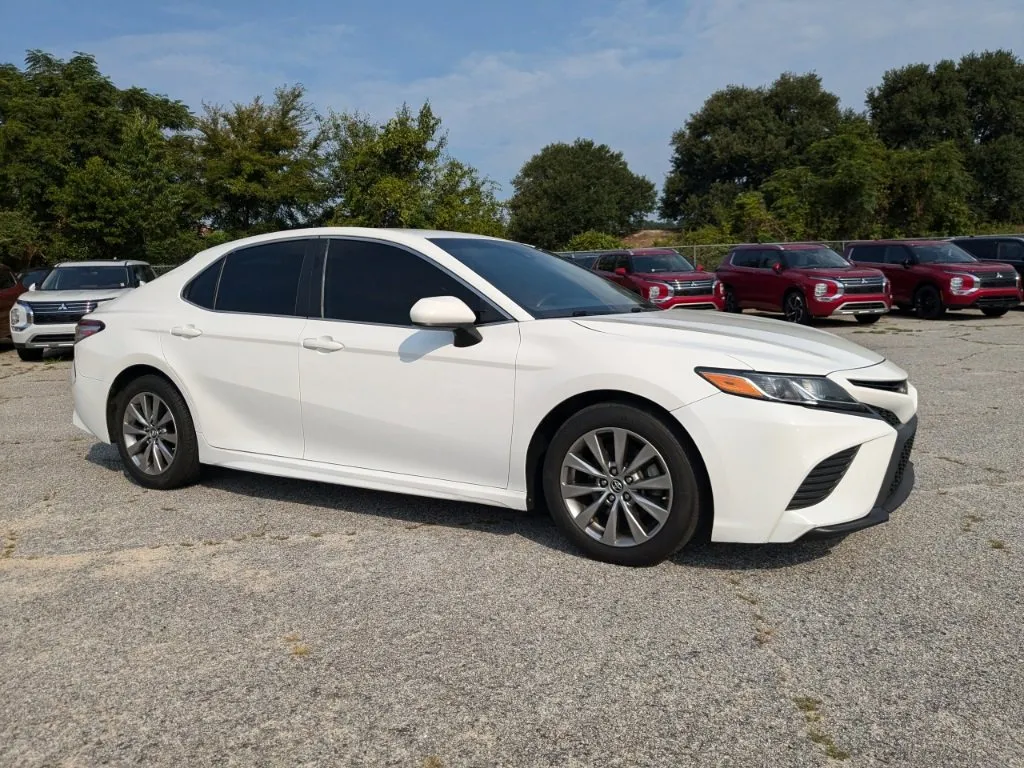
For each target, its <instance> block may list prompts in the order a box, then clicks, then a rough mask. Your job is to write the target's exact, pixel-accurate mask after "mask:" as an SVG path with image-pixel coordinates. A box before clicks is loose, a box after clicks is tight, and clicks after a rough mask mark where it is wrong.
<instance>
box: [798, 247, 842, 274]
mask: <svg viewBox="0 0 1024 768" xmlns="http://www.w3.org/2000/svg"><path fill="white" fill-rule="evenodd" d="M783 253H784V254H786V266H787V267H790V268H792V269H814V268H826V269H846V268H848V267H849V266H850V262H848V261H847V260H846V259H844V258H843V257H842V256H840V255H839V254H838V253H836V252H835V251H833V250H832V249H831V248H793V249H790V250H785V251H783Z"/></svg>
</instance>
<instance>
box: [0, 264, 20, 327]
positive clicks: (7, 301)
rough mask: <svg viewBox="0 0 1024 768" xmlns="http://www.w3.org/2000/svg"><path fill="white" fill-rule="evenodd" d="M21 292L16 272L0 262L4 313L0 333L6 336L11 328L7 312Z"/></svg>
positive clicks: (0, 296)
mask: <svg viewBox="0 0 1024 768" xmlns="http://www.w3.org/2000/svg"><path fill="white" fill-rule="evenodd" d="M21 293H22V287H21V286H20V285H19V284H18V281H17V280H15V278H14V273H13V272H11V270H9V269H8V268H7V267H5V266H3V265H2V264H0V313H3V314H2V316H0V323H3V327H2V328H0V333H3V335H4V336H6V335H7V334H8V332H9V331H10V328H11V327H10V324H9V323H8V322H7V313H8V312H10V310H11V307H13V306H14V302H15V301H17V299H18V297H19V296H20V295H21Z"/></svg>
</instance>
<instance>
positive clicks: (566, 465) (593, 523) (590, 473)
mask: <svg viewBox="0 0 1024 768" xmlns="http://www.w3.org/2000/svg"><path fill="white" fill-rule="evenodd" d="M543 472H544V496H545V499H546V501H547V506H548V509H549V510H550V511H551V514H552V517H554V520H555V523H556V524H557V525H558V527H559V528H561V529H562V531H563V532H564V533H565V535H566V536H567V537H568V538H569V539H570V540H571V541H572V542H573V543H574V544H576V546H578V547H579V548H580V549H582V550H583V551H584V552H585V553H586V554H588V555H589V556H590V557H593V558H594V559H597V560H602V561H604V562H608V563H614V564H616V565H626V566H650V565H657V564H658V563H660V562H662V561H663V560H665V559H666V558H668V557H670V556H671V555H672V554H674V553H675V552H677V551H678V550H679V549H681V548H682V547H683V546H685V545H686V543H687V542H689V541H690V539H691V538H692V537H693V535H694V532H695V531H696V529H697V523H698V521H699V520H700V511H701V509H700V506H701V491H700V485H699V483H698V479H697V472H696V470H695V462H694V459H692V458H691V457H690V455H689V453H688V451H687V449H686V448H684V447H683V446H682V445H681V444H680V442H679V440H678V439H677V438H676V436H675V435H674V434H673V432H672V431H671V430H670V429H669V428H668V427H667V426H666V425H665V424H664V423H663V422H662V421H661V420H660V419H658V418H657V417H656V416H653V415H651V414H650V413H647V412H646V411H642V410H640V409H637V408H633V407H631V406H627V405H620V404H615V403H605V404H601V405H594V406H590V407H589V408H585V409H583V410H582V411H580V412H579V413H577V414H576V415H574V416H572V417H571V418H569V420H568V421H566V422H565V424H563V425H562V426H561V427H560V428H559V430H558V432H556V433H555V436H554V438H553V439H552V441H551V445H550V446H549V448H548V451H547V454H546V456H545V458H544V468H543Z"/></svg>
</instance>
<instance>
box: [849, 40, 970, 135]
mask: <svg viewBox="0 0 1024 768" xmlns="http://www.w3.org/2000/svg"><path fill="white" fill-rule="evenodd" d="M867 104H868V112H869V114H870V116H871V121H872V123H873V124H874V126H875V130H876V131H877V133H878V137H879V138H880V139H881V140H882V141H883V142H884V143H885V145H886V146H887V147H891V148H894V149H927V148H928V147H932V146H934V145H936V144H939V143H942V142H946V141H952V142H954V143H955V144H956V145H957V146H960V147H966V146H967V144H968V143H969V142H970V136H971V121H970V115H969V113H968V109H967V89H966V88H965V87H964V84H963V82H962V81H961V77H960V73H959V72H958V70H957V65H956V63H955V62H953V61H948V60H946V61H940V62H939V63H938V64H936V65H935V67H934V68H932V67H929V66H928V65H927V64H910V65H908V66H906V67H902V68H900V69H894V70H890V71H889V72H886V73H885V74H884V75H883V76H882V82H881V84H880V85H879V86H878V87H877V88H872V89H870V90H869V91H868V95H867Z"/></svg>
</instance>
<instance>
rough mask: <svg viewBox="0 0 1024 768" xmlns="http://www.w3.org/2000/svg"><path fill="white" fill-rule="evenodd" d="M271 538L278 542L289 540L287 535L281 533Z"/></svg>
mask: <svg viewBox="0 0 1024 768" xmlns="http://www.w3.org/2000/svg"><path fill="white" fill-rule="evenodd" d="M271 538H274V539H277V540H278V541H284V540H285V539H287V538H288V534H286V533H279V534H276V535H275V536H273V537H271Z"/></svg>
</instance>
